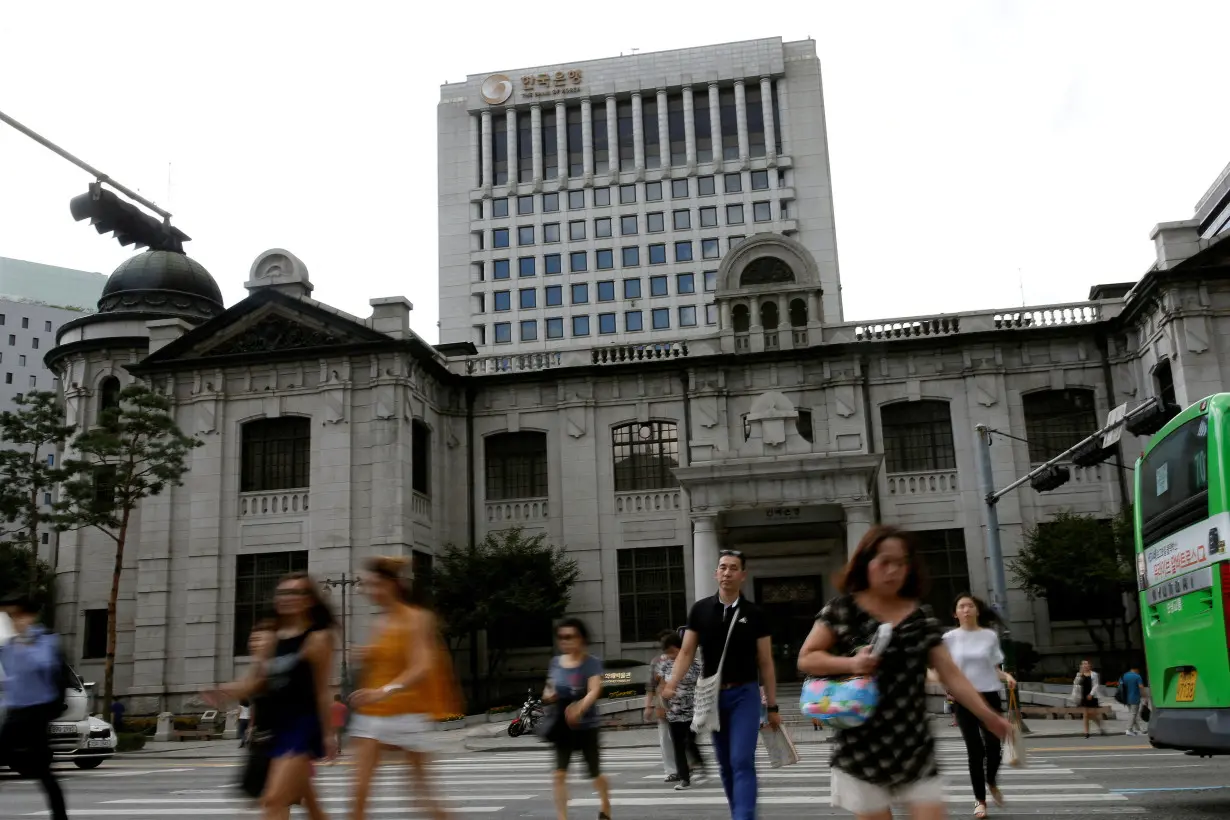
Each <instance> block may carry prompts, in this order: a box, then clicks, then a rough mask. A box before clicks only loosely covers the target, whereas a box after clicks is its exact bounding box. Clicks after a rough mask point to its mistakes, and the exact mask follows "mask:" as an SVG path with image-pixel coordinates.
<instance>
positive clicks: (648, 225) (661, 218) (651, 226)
mask: <svg viewBox="0 0 1230 820" xmlns="http://www.w3.org/2000/svg"><path fill="white" fill-rule="evenodd" d="M645 230H646V232H648V233H662V232H663V231H665V230H666V215H665V214H664V213H663V212H662V211H654V212H653V213H651V214H645Z"/></svg>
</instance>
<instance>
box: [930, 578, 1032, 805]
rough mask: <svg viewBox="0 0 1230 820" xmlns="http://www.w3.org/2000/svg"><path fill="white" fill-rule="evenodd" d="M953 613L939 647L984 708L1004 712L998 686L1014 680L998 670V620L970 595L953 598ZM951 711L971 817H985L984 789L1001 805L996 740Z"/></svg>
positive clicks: (972, 719)
mask: <svg viewBox="0 0 1230 820" xmlns="http://www.w3.org/2000/svg"><path fill="white" fill-rule="evenodd" d="M955 610H956V616H957V623H958V624H959V626H958V627H957V628H956V629H953V630H951V631H949V632H946V633H945V634H944V645H945V646H947V647H948V652H949V653H950V654H951V655H952V659H953V660H954V661H956V663H957V666H958V667H959V668H960V670H961V672H962V674H964V675H965V677H967V678H969V682H970V683H972V684H973V685H974V688H975V689H977V690H978V691H979V692H980V693H981V694H982V697H983V699H984V700H985V701H986V702H987V705H988V706H990V707H991V709H993V710H994V711H995V713H996V714H999V713H1000V712H1002V711H1003V708H1004V704H1003V700H1002V698H1001V697H1000V691H1001V690H1002V688H1003V685H1004V684H1007V685H1008V688H1009V689H1011V688H1013V687H1014V686H1016V679H1015V678H1013V677H1012V675H1009V674H1008V673H1007V672H1005V671H1004V670H1003V668H1002V664H1003V662H1004V653H1003V650H1002V649H1001V648H1000V645H999V634H998V633H996V631H995V630H994V629H993V628H992V626H993V625H994V624H995V623H997V622H998V621H999V617H998V616H997V615H996V614H995V613H994V612H993V611H991V610H990V609H989V608H988V607H987V606H986V604H984V603H983V602H982V601H980V600H979V599H977V598H975V597H974V596H973V595H970V594H969V593H965V594H962V595H959V596H957V600H956V605H955ZM953 709H954V711H955V713H956V718H957V725H958V726H959V727H960V728H961V737H962V738H964V739H965V753H966V755H967V756H968V758H969V779H970V782H971V783H972V784H973V787H974V817H986V816H987V789H988V788H990V790H991V797H992V798H993V799H994V800H995V805H996V806H1003V805H1004V795H1003V793H1002V792H1000V790H999V787H998V786H997V785H996V775H998V773H999V761H1000V755H1001V750H1000V743H999V738H997V737H996V736H995V735H993V734H991V732H989V731H987V729H986V728H985V727H984V726H983V725H982V722H981V721H980V720H979V719H978V718H977V717H976V716H975V715H974V714H973V713H972V712H970V710H969V709H966V708H965V707H964V706H962V705H961V704H960V703H957V704H955V705H954V707H953Z"/></svg>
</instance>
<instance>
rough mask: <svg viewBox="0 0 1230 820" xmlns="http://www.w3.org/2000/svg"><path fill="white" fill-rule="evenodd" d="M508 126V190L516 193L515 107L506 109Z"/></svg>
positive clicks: (518, 165)
mask: <svg viewBox="0 0 1230 820" xmlns="http://www.w3.org/2000/svg"><path fill="white" fill-rule="evenodd" d="M505 121H506V123H507V126H508V192H509V193H510V194H511V193H516V190H517V171H518V169H519V168H520V157H519V156H517V153H518V152H517V109H515V108H510V109H508V114H507V115H506V117H505Z"/></svg>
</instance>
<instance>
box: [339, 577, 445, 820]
mask: <svg viewBox="0 0 1230 820" xmlns="http://www.w3.org/2000/svg"><path fill="white" fill-rule="evenodd" d="M405 566H406V561H405V560H404V559H401V558H372V559H370V560H368V562H367V564H366V565H365V566H364V572H363V591H364V592H365V593H366V594H367V597H368V598H369V599H371V602H372V603H373V604H375V605H376V606H377V607H378V608H379V610H380V615H379V617H378V618H377V619H376V621H375V623H374V624H373V626H372V639H371V642H370V644H369V645H368V646H367V647H366V648H365V649H363V650H362V658H363V660H362V667H363V677H362V688H361V689H359V690H358V691H356V692H355V693H354V694H352V695H351V696H350V703H351V705H353V706H354V709H355V714H354V715H353V717H352V718H351V723H350V739H351V747H352V748H353V749H354V752H355V757H356V764H355V765H356V770H355V795H354V810H353V813H352V815H351V817H352V818H354V820H364V818H365V817H366V815H367V801H368V797H369V796H370V793H371V786H372V775H373V774H374V773H375V771H376V766H377V765H379V763H380V749H381V747H382V746H384V747H392V748H394V749H399V750H401V751H403V752H405V756H406V762H407V763H408V764H409V767H410V776H411V781H412V783H413V784H414V788H415V791H416V792H417V794H418V797H419V799H420V800H421V801H422V805H423V806H424V808H425V809H426V810H427V812H428V813H430V815H431V816H432V817H433V818H434V819H435V820H442V818H444V817H445V816H446V815H445V812H444V807H443V806H442V805H441V804H440V802H439V800H438V799H437V798H436V795H435V790H434V789H433V788H432V786H431V775H430V772H429V771H428V765H429V764H430V763H431V758H430V752H431V751H432V749H433V744H432V740H433V739H434V737H435V731H436V723H435V722H436V720H438V719H439V718H441V717H443V716H444V715H446V714H456V713H457V712H458V711H459V710H460V709H461V705H460V698H459V697H458V695H457V686H456V683H455V682H454V681H453V676H452V664H451V663H450V662H449V660H448V655H447V653H446V651H445V649H444V645H443V642H442V640H441V638H440V633H439V626H438V624H437V623H436V618H435V616H434V615H433V614H432V613H431V612H430V611H429V610H428V609H427V608H426V607H425V606H423V605H422V604H423V603H424V600H423V597H422V596H420V597H414V596H412V595H411V592H410V589H409V588H408V587H407V585H406V583H405V581H404V579H403V572H404V570H405ZM418 589H419V590H420V592H421V586H420V587H418ZM412 601H413V603H412Z"/></svg>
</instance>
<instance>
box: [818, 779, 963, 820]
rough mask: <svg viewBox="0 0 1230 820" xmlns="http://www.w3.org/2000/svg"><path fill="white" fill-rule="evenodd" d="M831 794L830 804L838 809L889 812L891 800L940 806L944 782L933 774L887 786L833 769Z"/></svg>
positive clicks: (856, 811)
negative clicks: (917, 779) (893, 787)
mask: <svg viewBox="0 0 1230 820" xmlns="http://www.w3.org/2000/svg"><path fill="white" fill-rule="evenodd" d="M831 794H832V796H831V800H832V803H833V805H834V806H836V807H837V808H840V809H845V810H846V811H850V812H854V813H855V814H877V813H879V812H885V811H889V810H890V809H892V807H893V804H894V803H897V804H899V805H901V804H904V805H907V806H930V805H935V804H939V805H943V804H944V783H943V781H942V780H940V779H939V778H938V777H933V778H930V779H929V780H919V781H916V782H914V783H909V784H907V785H905V786H901V787H899V788H896V789H888V788H885V787H884V786H877V785H875V784H874V783H868V782H867V781H865V780H859V779H858V778H857V777H851V776H850V775H848V774H846V773H845V772H843V771H841V770H840V769H833V770H832V793H831Z"/></svg>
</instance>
